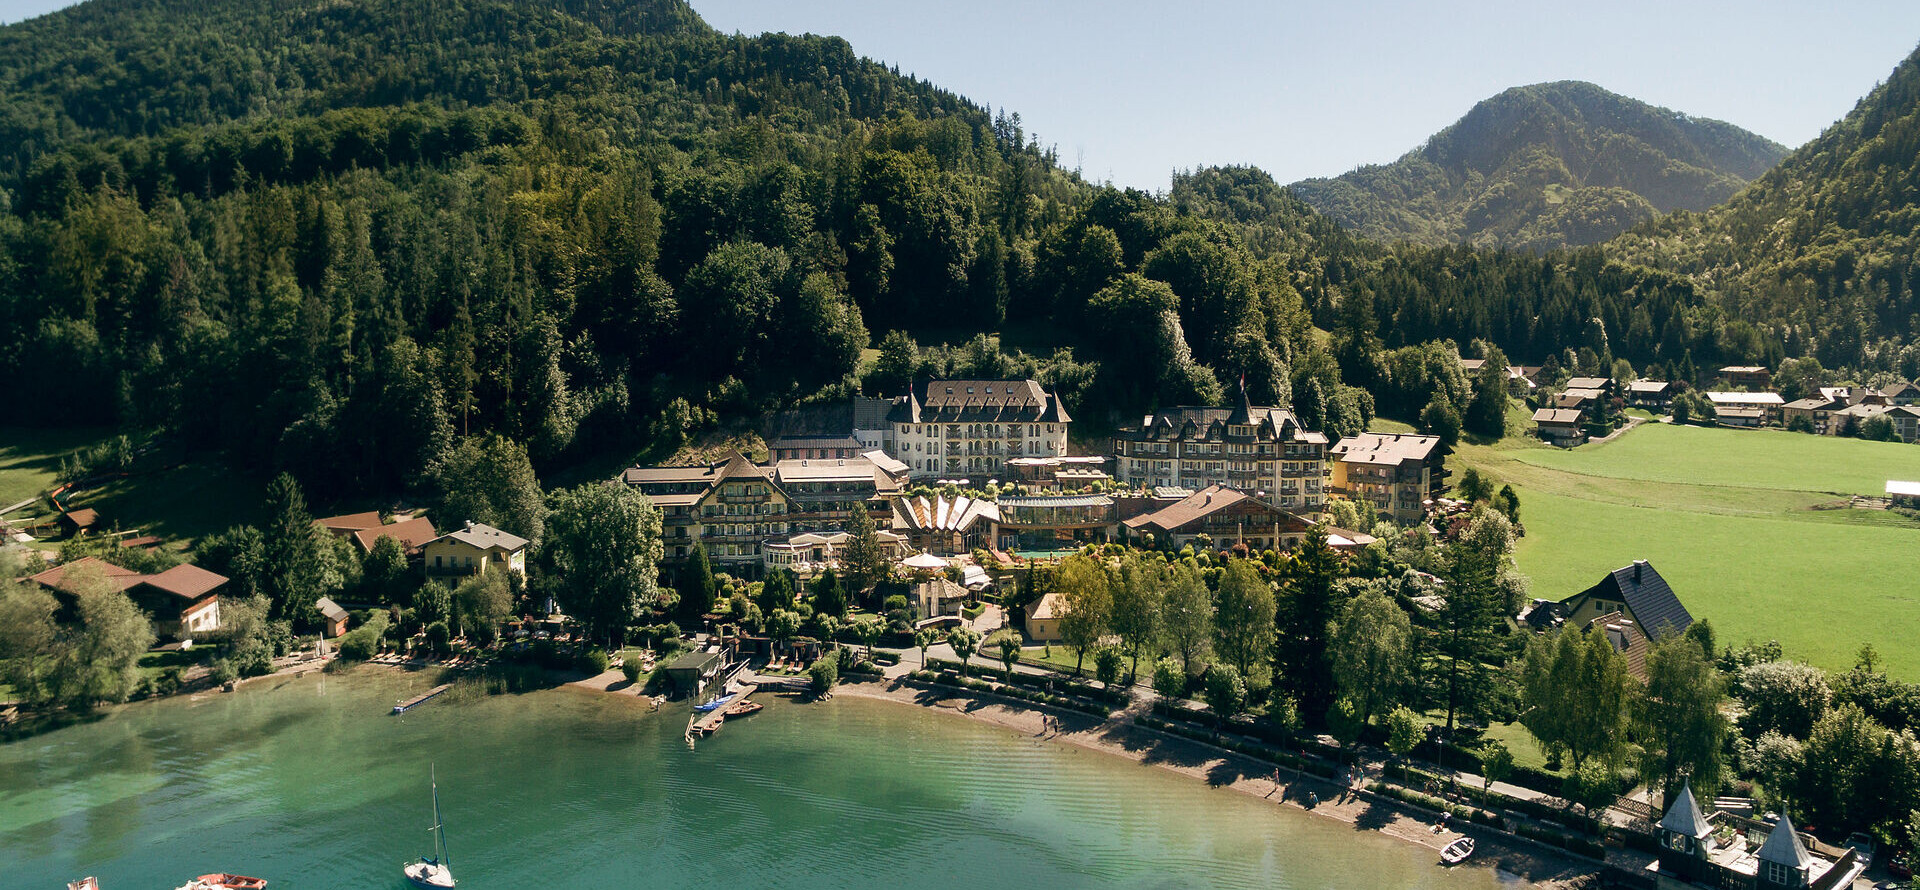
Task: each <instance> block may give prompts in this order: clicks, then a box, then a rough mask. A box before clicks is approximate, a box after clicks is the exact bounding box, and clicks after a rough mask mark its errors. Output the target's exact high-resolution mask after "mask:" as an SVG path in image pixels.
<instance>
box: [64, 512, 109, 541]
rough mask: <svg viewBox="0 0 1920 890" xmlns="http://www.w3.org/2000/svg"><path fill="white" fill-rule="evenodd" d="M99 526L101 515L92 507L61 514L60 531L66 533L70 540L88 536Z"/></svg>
mask: <svg viewBox="0 0 1920 890" xmlns="http://www.w3.org/2000/svg"><path fill="white" fill-rule="evenodd" d="M99 525H100V513H99V511H97V510H94V509H93V508H92V507H85V508H82V509H79V510H68V511H66V512H65V513H62V514H60V530H61V531H64V532H66V533H67V537H70V538H77V537H79V536H81V535H83V534H86V533H87V532H90V531H92V530H94V529H95V528H96V527H98V526H99Z"/></svg>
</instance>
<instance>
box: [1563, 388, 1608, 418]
mask: <svg viewBox="0 0 1920 890" xmlns="http://www.w3.org/2000/svg"><path fill="white" fill-rule="evenodd" d="M1607 401H1608V400H1607V394H1606V393H1604V392H1602V391H1600V390H1597V389H1567V390H1563V391H1562V392H1561V393H1560V394H1559V395H1557V396H1554V397H1553V407H1555V408H1560V409H1563V410H1568V411H1578V412H1580V417H1581V418H1582V419H1584V420H1605V419H1606V417H1607V413H1608V412H1607Z"/></svg>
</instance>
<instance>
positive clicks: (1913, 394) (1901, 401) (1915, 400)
mask: <svg viewBox="0 0 1920 890" xmlns="http://www.w3.org/2000/svg"><path fill="white" fill-rule="evenodd" d="M1880 394H1881V395H1882V396H1885V397H1886V399H1887V404H1889V405H1898V406H1901V407H1914V406H1920V386H1916V385H1914V383H1913V382H1912V381H1902V382H1900V383H1896V384H1894V385H1892V386H1889V387H1887V388H1886V389H1883V390H1881V391H1880Z"/></svg>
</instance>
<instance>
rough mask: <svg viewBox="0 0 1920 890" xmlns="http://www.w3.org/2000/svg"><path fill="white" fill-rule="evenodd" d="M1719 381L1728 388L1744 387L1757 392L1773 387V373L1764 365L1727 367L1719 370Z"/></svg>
mask: <svg viewBox="0 0 1920 890" xmlns="http://www.w3.org/2000/svg"><path fill="white" fill-rule="evenodd" d="M1720 379H1722V380H1725V381H1727V385H1728V386H1744V387H1746V388H1747V389H1751V390H1755V391H1759V390H1764V389H1767V388H1769V387H1771V386H1773V373H1772V372H1770V371H1768V370H1767V368H1766V366H1765V365H1728V366H1727V367H1724V368H1721V369H1720Z"/></svg>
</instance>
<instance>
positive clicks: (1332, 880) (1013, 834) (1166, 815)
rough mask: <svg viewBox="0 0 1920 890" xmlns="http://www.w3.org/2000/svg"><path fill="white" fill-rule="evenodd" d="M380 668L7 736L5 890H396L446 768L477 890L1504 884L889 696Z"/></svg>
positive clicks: (459, 852) (1, 864) (1342, 829)
mask: <svg viewBox="0 0 1920 890" xmlns="http://www.w3.org/2000/svg"><path fill="white" fill-rule="evenodd" d="M431 682H432V680H431V678H430V677H428V676H426V675H418V674H416V675H406V674H401V673H398V672H395V671H390V670H384V669H378V668H360V669H358V670H356V671H353V672H349V673H347V674H345V675H309V676H307V677H302V678H297V679H287V680H275V681H269V682H261V683H255V684H252V685H250V686H248V687H244V688H243V689H242V690H241V691H239V692H236V693H232V694H226V695H220V694H213V695H204V696H199V697H196V698H193V699H185V698H180V699H171V700H165V701H159V702H150V703H140V704H134V705H129V706H126V707H123V708H117V709H114V710H113V711H111V712H110V713H109V714H107V716H105V717H104V718H103V719H101V720H99V721H96V722H93V723H88V724H84V725H80V726H73V727H68V728H66V729H62V730H59V731H56V732H52V733H48V734H46V735H41V736H37V737H34V738H30V739H26V740H23V741H19V742H14V743H11V744H6V745H0V888H4V890H16V888H18V890H42V888H45V890H59V888H63V887H64V886H65V882H66V881H69V880H74V879H77V878H79V877H82V876H84V875H89V874H91V875H96V876H98V877H99V878H100V880H101V886H102V888H103V890H171V888H174V887H177V886H179V885H180V884H181V883H182V882H184V881H185V880H186V879H187V878H189V877H192V876H194V875H198V874H201V873H204V872H212V871H229V872H235V873H240V874H248V875H255V876H259V877H263V878H267V879H269V880H270V881H271V882H272V884H271V887H272V890H311V888H382V890H385V888H399V887H402V886H403V884H402V882H401V880H400V877H399V867H400V865H401V863H403V862H404V861H406V860H407V859H408V858H410V857H412V856H416V855H418V854H420V853H421V852H424V851H427V850H430V849H431V840H430V838H429V836H428V834H427V832H426V828H427V825H428V824H429V821H430V818H431V814H430V805H429V800H428V789H427V775H428V768H429V765H430V764H434V765H437V769H438V771H439V780H440V797H441V806H442V810H443V811H444V814H445V817H446V822H447V841H448V846H449V849H450V851H451V854H452V862H453V866H454V872H455V874H456V876H458V878H459V882H460V887H461V888H471V890H486V888H572V887H581V888H606V887H622V888H628V887H631V888H674V887H709V886H720V885H725V886H731V887H743V888H763V887H780V888H841V887H902V888H956V890H959V888H966V890H981V888H990V887H1005V888H1020V890H1026V888H1042V890H1065V888H1078V887H1089V888H1091V887H1135V888H1185V887H1247V888H1253V887H1258V888H1330V890H1345V888H1354V890H1361V888H1367V890H1371V888H1487V887H1493V886H1497V885H1499V884H1500V883H1501V881H1500V879H1499V878H1497V877H1496V874H1495V872H1494V871H1493V870H1491V869H1486V868H1468V869H1460V870H1454V871H1448V870H1444V869H1441V868H1438V867H1436V866H1435V864H1434V857H1433V854H1432V852H1431V851H1428V850H1423V849H1420V848H1417V847H1413V846H1411V845H1407V844H1402V843H1399V842H1396V841H1392V840H1389V839H1386V838H1384V837H1381V836H1379V835H1376V834H1372V833H1369V832H1359V831H1355V830H1354V829H1353V828H1351V827H1349V826H1346V825H1342V824H1339V823H1336V822H1333V821H1331V820H1326V819H1321V818H1318V817H1314V816H1310V815H1307V814H1304V813H1301V812H1299V811H1297V810H1292V809H1283V808H1280V807H1277V806H1275V805H1273V804H1270V803H1267V802H1264V801H1261V800H1257V799H1254V798H1250V797H1247V796H1245V795H1241V794H1238V793H1235V792H1231V791H1225V790H1216V789H1210V788H1208V787H1207V786H1206V785H1205V784H1204V783H1201V782H1197V781H1195V780H1193V779H1191V778H1188V777H1185V776H1180V775H1176V774H1173V773H1170V772H1167V771H1165V770H1160V769H1156V768H1152V767H1147V766H1142V765H1140V764H1136V763H1133V762H1130V761H1125V760H1121V759H1119V758H1114V757H1110V756H1107V755H1103V754H1099V753H1097V752H1092V751H1087V750H1083V749H1079V748H1075V747H1073V746H1069V745H1061V744H1057V743H1046V742H1039V741H1036V740H1033V739H1030V738H1027V737H1025V736H1022V735H1020V734H1017V733H1014V732H1012V731H1010V730H1004V729H1000V728H998V727H993V726H988V725H984V724H980V723H976V722H973V721H968V720H965V719H961V718H958V717H954V716H950V715H946V714H939V713H933V712H928V711H924V710H921V709H918V708H913V707H908V706H903V705H899V704H894V703H889V702H879V701H871V700H864V699H858V698H853V697H849V696H841V697H838V698H836V699H834V700H833V701H829V702H823V703H816V704H801V703H793V702H788V701H783V700H780V699H777V698H771V697H767V696H761V697H760V698H763V699H765V700H766V701H767V708H766V710H764V711H762V712H761V713H759V714H757V715H755V716H753V717H750V718H748V719H746V720H744V721H734V722H732V723H730V724H729V725H728V726H727V728H726V730H725V731H723V732H721V733H720V734H719V735H717V736H715V737H714V738H711V739H707V740H703V741H702V742H700V744H699V746H698V747H697V749H690V748H689V746H688V745H687V743H686V741H685V740H684V738H683V735H682V734H683V731H684V729H685V726H686V715H687V711H686V705H685V704H684V703H681V704H679V705H677V706H676V705H672V704H670V705H668V706H667V708H665V709H663V710H662V711H661V712H660V713H658V714H652V713H648V711H647V709H646V707H645V706H644V704H642V703H640V702H638V701H636V700H634V699H630V698H625V697H619V696H609V695H602V694H597V693H590V692H583V691H576V690H551V691H545V692H538V693H531V694H526V695H515V696H498V697H485V696H479V695H472V696H466V697H450V698H449V699H448V700H444V701H435V702H432V703H430V704H427V705H425V706H423V707H421V708H420V709H418V710H417V711H415V712H412V713H410V714H407V715H404V716H397V717H396V716H389V715H388V714H386V713H385V712H386V711H387V709H388V708H389V707H390V706H391V704H392V703H393V702H394V701H395V700H396V699H399V698H403V697H406V696H407V695H408V694H409V692H410V691H419V690H422V689H425V688H427V687H428V686H429V685H431Z"/></svg>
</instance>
